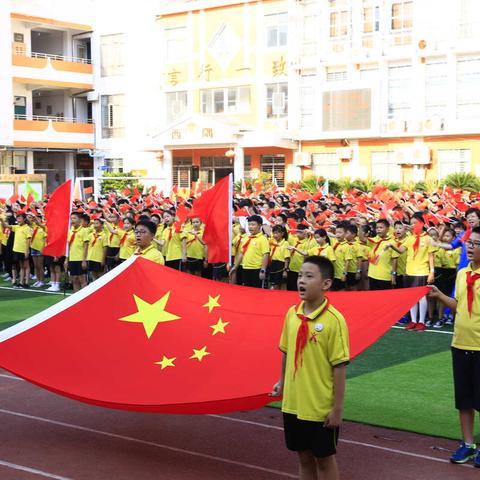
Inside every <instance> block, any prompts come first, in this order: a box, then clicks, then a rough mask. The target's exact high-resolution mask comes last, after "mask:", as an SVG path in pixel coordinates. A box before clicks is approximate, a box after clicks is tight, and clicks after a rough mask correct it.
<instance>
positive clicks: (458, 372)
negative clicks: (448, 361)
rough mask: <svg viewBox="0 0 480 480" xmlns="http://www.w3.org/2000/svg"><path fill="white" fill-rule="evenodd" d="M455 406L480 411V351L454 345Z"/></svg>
mask: <svg viewBox="0 0 480 480" xmlns="http://www.w3.org/2000/svg"><path fill="white" fill-rule="evenodd" d="M452 366H453V385H454V389H455V408H456V409H457V410H471V409H474V410H476V411H477V412H480V351H470V350H460V349H458V348H455V347H452Z"/></svg>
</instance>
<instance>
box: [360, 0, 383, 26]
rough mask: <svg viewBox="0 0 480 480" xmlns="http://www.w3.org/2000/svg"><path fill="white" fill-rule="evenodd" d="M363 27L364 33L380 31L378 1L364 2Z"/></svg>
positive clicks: (366, 0)
mask: <svg viewBox="0 0 480 480" xmlns="http://www.w3.org/2000/svg"><path fill="white" fill-rule="evenodd" d="M362 25H363V28H362V32H363V33H376V32H379V31H380V5H379V3H378V1H373V2H372V1H371V0H363V9H362Z"/></svg>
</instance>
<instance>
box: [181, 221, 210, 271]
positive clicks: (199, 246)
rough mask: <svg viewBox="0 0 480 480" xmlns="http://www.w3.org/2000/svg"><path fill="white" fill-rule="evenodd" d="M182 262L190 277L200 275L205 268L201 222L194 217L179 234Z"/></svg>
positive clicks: (204, 246) (205, 253) (204, 247)
mask: <svg viewBox="0 0 480 480" xmlns="http://www.w3.org/2000/svg"><path fill="white" fill-rule="evenodd" d="M181 238H182V261H183V264H184V265H185V267H186V271H187V272H188V273H191V274H192V275H198V276H199V275H201V274H202V270H203V269H204V268H206V267H207V262H206V258H207V245H206V244H205V242H204V241H203V230H202V221H201V220H200V219H199V218H197V217H195V218H192V219H191V220H190V225H189V226H187V225H186V226H185V230H184V231H183V232H182V234H181Z"/></svg>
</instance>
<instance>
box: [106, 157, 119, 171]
mask: <svg viewBox="0 0 480 480" xmlns="http://www.w3.org/2000/svg"><path fill="white" fill-rule="evenodd" d="M105 166H106V167H107V171H109V172H113V173H123V158H105Z"/></svg>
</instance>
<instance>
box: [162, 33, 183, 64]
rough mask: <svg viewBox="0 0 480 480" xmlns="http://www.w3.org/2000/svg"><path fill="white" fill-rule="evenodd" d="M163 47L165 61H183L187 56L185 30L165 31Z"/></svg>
mask: <svg viewBox="0 0 480 480" xmlns="http://www.w3.org/2000/svg"><path fill="white" fill-rule="evenodd" d="M165 47H166V56H167V61H170V62H172V61H177V60H182V59H184V58H185V57H186V55H187V28H186V27H178V28H167V29H165Z"/></svg>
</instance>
